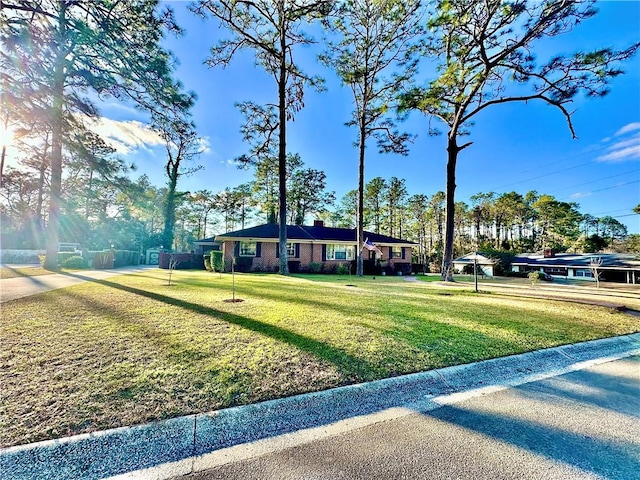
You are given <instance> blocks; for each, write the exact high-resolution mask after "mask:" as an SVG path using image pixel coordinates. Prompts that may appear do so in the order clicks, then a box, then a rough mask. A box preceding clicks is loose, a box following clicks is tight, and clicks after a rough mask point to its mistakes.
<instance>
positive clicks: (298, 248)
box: [296, 243, 300, 258]
mask: <svg viewBox="0 0 640 480" xmlns="http://www.w3.org/2000/svg"><path fill="white" fill-rule="evenodd" d="M296 258H300V244H299V243H296Z"/></svg>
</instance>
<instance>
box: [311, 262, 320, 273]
mask: <svg viewBox="0 0 640 480" xmlns="http://www.w3.org/2000/svg"><path fill="white" fill-rule="evenodd" d="M321 271H322V264H321V263H320V262H310V263H309V273H320V272H321Z"/></svg>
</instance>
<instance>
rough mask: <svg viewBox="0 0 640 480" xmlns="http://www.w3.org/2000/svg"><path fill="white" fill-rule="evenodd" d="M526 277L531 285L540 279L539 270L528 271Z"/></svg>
mask: <svg viewBox="0 0 640 480" xmlns="http://www.w3.org/2000/svg"><path fill="white" fill-rule="evenodd" d="M527 277H529V280H530V281H531V285H532V286H533V285H535V284H536V283H538V280H540V272H529V274H528V275H527Z"/></svg>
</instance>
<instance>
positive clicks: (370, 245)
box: [362, 237, 383, 256]
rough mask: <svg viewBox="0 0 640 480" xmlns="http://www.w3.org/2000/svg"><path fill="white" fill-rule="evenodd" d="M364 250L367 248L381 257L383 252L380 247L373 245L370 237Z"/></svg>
mask: <svg viewBox="0 0 640 480" xmlns="http://www.w3.org/2000/svg"><path fill="white" fill-rule="evenodd" d="M362 248H366V249H367V250H369V251H370V252H376V253H377V254H379V255H380V256H382V255H383V254H382V250H380V249H379V248H378V247H376V246H375V245H374V244H373V243H371V241H370V240H369V237H367V239H366V240H365V241H364V245H363V247H362Z"/></svg>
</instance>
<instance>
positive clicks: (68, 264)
mask: <svg viewBox="0 0 640 480" xmlns="http://www.w3.org/2000/svg"><path fill="white" fill-rule="evenodd" d="M61 266H62V267H63V268H78V269H81V268H88V267H89V265H88V264H87V261H86V260H85V259H84V258H82V257H81V256H80V255H73V256H71V257H68V258H67V259H66V260H64V261H63V262H62V265H61Z"/></svg>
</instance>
